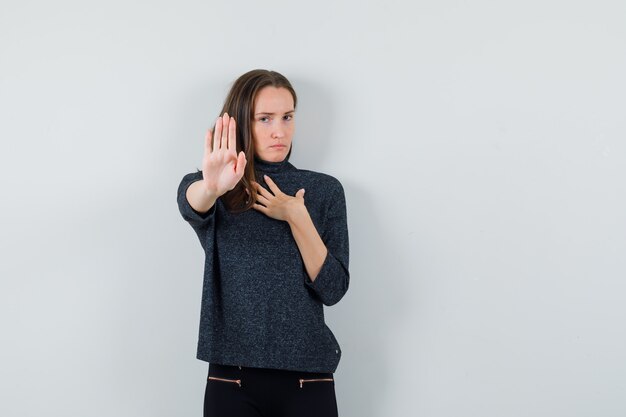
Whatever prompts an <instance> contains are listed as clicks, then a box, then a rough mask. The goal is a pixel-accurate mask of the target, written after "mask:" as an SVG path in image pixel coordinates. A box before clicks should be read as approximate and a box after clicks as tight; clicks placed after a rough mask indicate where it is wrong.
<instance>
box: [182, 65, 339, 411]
mask: <svg viewBox="0 0 626 417" xmlns="http://www.w3.org/2000/svg"><path fill="white" fill-rule="evenodd" d="M296 103H297V98H296V93H295V91H294V89H293V87H292V86H291V84H290V83H289V81H288V80H287V79H286V78H285V77H284V76H282V75H281V74H279V73H277V72H274V71H266V70H253V71H250V72H247V73H246V74H244V75H242V76H241V77H239V78H238V79H237V80H236V81H235V83H234V84H233V86H232V88H231V90H230V92H229V94H228V96H227V98H226V101H225V103H224V107H223V109H222V111H221V112H220V114H222V116H221V117H219V118H218V119H217V121H216V122H215V125H214V126H213V129H209V130H208V132H207V135H206V138H205V146H204V157H203V160H202V170H201V171H200V170H198V171H197V172H192V173H189V174H187V175H185V176H184V177H183V179H182V181H181V182H180V185H179V187H178V206H179V210H180V213H181V214H182V217H183V218H184V219H185V220H186V221H187V222H188V223H189V224H190V225H191V227H192V228H193V230H194V231H195V232H196V234H197V235H198V238H199V239H200V244H201V245H202V248H203V249H204V251H205V265H204V284H203V291H202V306H201V317H200V329H199V340H198V350H197V358H198V359H200V360H203V361H206V362H209V372H208V380H207V385H206V391H205V397H204V415H205V416H206V417H209V416H210V417H214V416H219V417H224V416H237V417H239V416H242V417H243V416H246V417H247V416H257V417H258V416H272V417H280V416H284V417H307V416H316V417H326V416H328V417H331V416H337V414H338V412H337V402H336V398H335V381H334V372H335V370H336V368H337V365H338V364H339V359H340V357H341V348H340V346H339V344H338V342H337V340H336V338H335V336H334V335H333V333H332V331H331V330H330V329H329V328H328V326H327V325H326V324H325V322H324V310H323V306H324V305H326V306H331V305H333V304H335V303H337V302H338V301H339V300H341V298H342V297H343V296H344V294H345V293H346V291H347V290H348V284H349V279H350V274H349V272H348V227H347V219H346V202H345V196H344V190H343V187H342V185H341V183H340V182H339V181H338V180H337V179H336V178H334V177H332V176H330V175H327V174H323V173H319V172H315V171H310V170H304V169H299V168H296V167H295V166H293V165H292V164H291V163H289V162H288V161H289V156H290V155H291V149H292V137H293V134H294V127H295V109H296ZM305 192H306V195H305Z"/></svg>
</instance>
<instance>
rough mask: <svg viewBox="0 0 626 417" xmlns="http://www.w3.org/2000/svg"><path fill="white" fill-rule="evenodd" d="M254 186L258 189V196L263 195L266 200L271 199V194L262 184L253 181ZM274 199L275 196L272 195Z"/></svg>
mask: <svg viewBox="0 0 626 417" xmlns="http://www.w3.org/2000/svg"><path fill="white" fill-rule="evenodd" d="M252 185H253V186H254V187H256V192H257V193H258V194H260V195H262V196H263V197H265V198H269V197H270V195H271V193H270V192H269V191H267V190H266V189H265V188H264V187H263V186H262V185H261V184H259V183H258V182H256V181H252ZM272 197H273V195H272Z"/></svg>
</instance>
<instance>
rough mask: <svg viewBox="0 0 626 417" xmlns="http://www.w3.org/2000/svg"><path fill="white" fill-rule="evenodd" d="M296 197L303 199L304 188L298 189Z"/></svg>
mask: <svg viewBox="0 0 626 417" xmlns="http://www.w3.org/2000/svg"><path fill="white" fill-rule="evenodd" d="M296 197H299V198H304V188H300V189H299V190H298V192H297V193H296Z"/></svg>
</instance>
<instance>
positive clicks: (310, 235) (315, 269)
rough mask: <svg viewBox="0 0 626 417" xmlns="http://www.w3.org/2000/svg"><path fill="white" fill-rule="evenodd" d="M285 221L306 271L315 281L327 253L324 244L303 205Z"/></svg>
mask: <svg viewBox="0 0 626 417" xmlns="http://www.w3.org/2000/svg"><path fill="white" fill-rule="evenodd" d="M287 223H289V227H290V228H291V233H292V234H293V237H294V239H295V241H296V244H297V245H298V249H299V250H300V254H301V255H302V260H303V261H304V267H305V269H306V272H307V274H308V275H309V278H310V279H311V281H315V278H316V277H317V275H318V274H319V272H320V270H321V269H322V265H323V264H324V260H325V259H326V255H327V253H328V250H327V249H326V245H324V242H323V241H322V238H321V237H320V235H319V233H318V232H317V229H316V228H315V225H314V224H313V220H311V216H310V215H309V212H308V210H307V209H306V207H305V206H301V208H300V209H298V210H295V211H294V212H292V213H291V216H290V217H289V219H288V220H287Z"/></svg>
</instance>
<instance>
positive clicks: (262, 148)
mask: <svg viewBox="0 0 626 417" xmlns="http://www.w3.org/2000/svg"><path fill="white" fill-rule="evenodd" d="M294 110H295V109H294V108H293V97H292V96H291V93H290V92H289V90H287V89H286V88H282V87H280V88H276V87H273V86H267V87H263V88H262V89H261V90H260V91H259V92H258V93H257V96H256V99H255V100H254V116H253V120H252V136H253V140H254V149H255V151H256V155H257V156H258V157H259V158H261V159H263V160H264V161H270V162H280V161H282V160H284V159H285V157H287V154H288V153H289V149H290V148H291V138H292V137H293V132H294V129H295V125H294V120H293V118H294Z"/></svg>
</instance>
